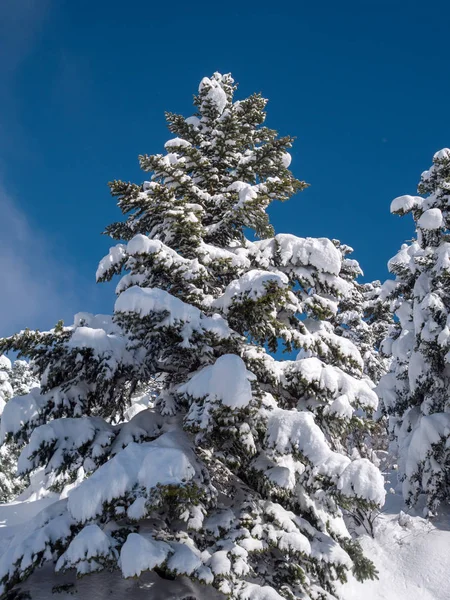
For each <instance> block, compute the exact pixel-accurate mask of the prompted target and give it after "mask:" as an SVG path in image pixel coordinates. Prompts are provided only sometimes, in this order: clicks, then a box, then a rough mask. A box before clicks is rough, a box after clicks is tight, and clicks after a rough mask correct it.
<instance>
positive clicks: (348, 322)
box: [334, 240, 392, 384]
mask: <svg viewBox="0 0 450 600" xmlns="http://www.w3.org/2000/svg"><path fill="white" fill-rule="evenodd" d="M334 243H335V244H336V246H337V247H338V248H339V250H340V251H341V253H342V271H341V276H342V277H344V278H345V279H346V280H347V281H348V282H349V283H350V286H349V290H348V291H347V293H346V294H345V295H344V296H343V297H342V298H341V299H340V301H339V307H338V312H337V314H336V317H335V322H336V333H337V334H338V335H341V336H343V337H345V338H347V339H349V340H351V341H352V342H353V343H354V344H355V346H356V347H357V348H358V350H359V351H360V353H361V357H362V359H363V362H364V369H363V371H364V374H365V375H367V377H368V378H369V379H370V381H372V382H373V383H375V384H376V383H378V381H379V380H380V377H381V376H382V375H383V374H384V373H386V371H387V370H388V367H389V361H388V359H387V357H386V356H385V355H384V354H383V352H382V350H381V344H382V341H383V339H384V338H385V337H386V335H387V331H388V328H389V326H390V324H391V323H392V315H391V312H390V303H389V301H388V297H387V296H388V294H387V291H388V289H389V287H388V286H386V285H383V286H382V285H381V283H380V282H379V281H373V282H371V283H359V282H358V281H356V278H357V277H358V276H360V275H363V272H362V270H361V268H360V266H359V263H358V262H357V261H356V260H354V259H350V258H348V255H349V254H351V253H352V252H353V248H351V247H350V246H347V245H344V244H340V243H339V242H337V241H336V240H334ZM386 288H387V289H386Z"/></svg>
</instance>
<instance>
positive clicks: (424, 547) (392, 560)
mask: <svg viewBox="0 0 450 600" xmlns="http://www.w3.org/2000/svg"><path fill="white" fill-rule="evenodd" d="M388 479H391V481H392V483H395V479H396V474H395V473H393V474H391V476H390V477H389V478H388ZM397 487H398V486H397ZM386 489H387V490H389V489H391V491H390V492H388V493H387V495H386V504H385V506H384V508H383V510H382V512H381V514H380V515H379V516H378V517H377V519H376V521H375V537H374V538H371V537H370V536H368V535H364V536H362V537H361V538H360V541H361V546H362V547H363V550H364V553H365V555H366V556H368V557H369V558H370V559H371V560H372V561H373V562H374V563H375V566H376V568H377V569H378V572H379V579H378V580H375V581H365V582H364V583H358V582H357V581H355V580H352V581H349V582H348V583H347V584H345V585H344V586H342V589H341V594H342V598H343V600H448V599H449V598H450V576H449V573H450V510H449V509H446V510H445V509H444V510H443V511H442V512H441V514H440V516H439V517H438V518H436V519H433V521H431V522H430V521H427V520H426V519H423V518H422V517H421V516H418V515H419V514H421V513H422V511H421V509H420V507H418V508H417V509H416V510H415V511H408V512H407V511H406V508H405V506H404V504H403V500H402V496H401V492H400V489H399V490H398V492H397V493H395V494H394V493H392V488H391V483H389V482H387V485H386Z"/></svg>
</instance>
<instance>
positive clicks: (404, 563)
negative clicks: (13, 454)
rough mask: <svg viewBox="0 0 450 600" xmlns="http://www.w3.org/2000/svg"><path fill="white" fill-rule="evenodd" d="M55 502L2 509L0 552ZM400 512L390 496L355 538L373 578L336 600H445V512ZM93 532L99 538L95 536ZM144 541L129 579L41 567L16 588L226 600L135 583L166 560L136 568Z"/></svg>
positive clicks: (179, 583)
mask: <svg viewBox="0 0 450 600" xmlns="http://www.w3.org/2000/svg"><path fill="white" fill-rule="evenodd" d="M388 479H389V480H390V481H387V482H386V489H387V490H392V487H391V486H392V485H393V484H395V479H396V475H395V473H394V474H392V475H391V476H390V477H389V478H388ZM22 497H27V495H26V494H24V495H23V496H22ZM35 498H38V499H35ZM56 499H57V496H56V495H53V496H50V497H44V498H39V494H32V495H31V496H29V498H28V499H27V500H24V501H22V502H13V503H11V504H3V505H0V552H1V551H2V550H3V549H4V548H5V546H6V542H7V539H8V538H10V537H11V536H12V535H17V534H21V533H22V534H25V533H26V530H27V523H28V521H29V520H30V519H32V518H33V517H35V516H36V515H37V514H38V513H39V512H40V511H41V510H43V509H45V508H46V507H48V506H49V505H50V504H51V503H52V502H54V501H55V500H56ZM404 509H405V507H404V505H403V502H402V499H401V495H400V493H396V494H394V493H392V491H388V493H387V497H386V505H385V507H384V509H383V511H382V512H381V514H380V515H379V516H378V517H377V519H376V521H375V538H371V537H370V536H368V535H363V536H362V537H361V538H360V540H361V545H362V547H363V549H364V552H365V554H366V556H368V557H370V558H371V560H373V562H374V563H375V565H376V568H377V569H378V572H379V579H378V580H376V581H366V582H364V583H363V584H361V583H358V582H357V581H356V580H351V581H349V582H348V583H347V584H345V585H343V586H342V587H341V590H340V593H341V596H342V600H448V599H449V598H450V577H449V575H448V574H449V572H450V552H449V550H450V511H447V512H443V514H441V516H440V517H438V518H437V519H435V520H433V522H430V521H427V520H425V519H423V518H422V517H420V516H417V515H418V513H419V512H420V508H419V509H418V510H417V513H412V512H411V513H410V514H407V513H406V512H403V511H404ZM92 527H93V528H95V526H92ZM88 529H89V528H88ZM99 531H100V530H99ZM93 533H94V534H97V537H98V533H99V532H97V531H94V532H93ZM100 533H101V532H100ZM94 537H95V536H94ZM143 541H144V542H145V543H146V544H151V541H148V539H144V538H142V537H141V536H139V535H134V536H130V537H129V538H128V541H127V544H128V546H129V547H127V548H125V547H124V549H123V551H122V554H121V561H122V563H123V564H122V568H125V570H126V571H127V573H128V574H129V575H130V576H131V578H128V579H124V578H122V577H121V575H120V572H119V571H115V572H113V573H110V572H108V571H104V572H101V573H93V574H91V575H88V576H87V577H84V578H81V579H77V578H76V575H75V572H68V573H65V574H62V573H59V574H57V573H55V571H54V565H52V564H47V565H46V566H44V567H43V568H42V569H39V570H37V572H36V573H34V574H33V575H32V576H31V577H30V578H29V579H28V580H27V581H25V582H24V583H22V584H21V585H20V588H21V589H22V590H23V591H28V592H29V593H30V595H31V599H32V600H48V599H49V598H54V599H55V600H73V597H74V594H75V597H77V598H89V600H106V599H108V600H123V599H125V598H130V599H131V598H132V599H133V600H150V599H151V600H224V596H222V595H221V594H219V593H218V592H216V591H215V590H214V589H213V588H211V587H210V586H205V585H201V584H198V583H194V582H192V581H190V580H189V579H188V578H187V577H178V578H176V579H174V580H172V581H169V580H165V579H161V578H160V577H159V576H158V575H157V574H156V573H154V572H152V571H147V572H143V573H142V574H141V575H140V576H139V577H133V575H135V573H136V572H139V571H141V569H143V568H144V569H145V568H151V566H153V563H154V564H157V563H158V562H160V561H161V560H163V559H164V558H165V555H166V552H165V548H164V547H163V546H164V544H162V545H161V547H159V546H157V545H156V544H153V546H152V552H151V553H150V554H149V553H148V552H147V554H146V558H147V559H148V557H149V556H151V557H152V561H153V563H152V564H150V563H149V564H141V562H142V556H143V553H142V552H140V551H139V550H140V545H141V544H142V543H143ZM101 542H102V540H99V543H101ZM83 543H84V540H81V539H80V540H79V543H78V545H79V546H80V547H79V548H78V546H77V547H76V548H75V547H74V548H73V549H72V551H73V552H75V551H79V552H82V553H83V551H84V550H83ZM132 546H133V547H132ZM141 550H142V549H141ZM218 554H220V553H218ZM55 592H57V593H55Z"/></svg>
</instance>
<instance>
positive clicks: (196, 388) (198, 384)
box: [178, 354, 255, 408]
mask: <svg viewBox="0 0 450 600" xmlns="http://www.w3.org/2000/svg"><path fill="white" fill-rule="evenodd" d="M253 379H255V376H254V375H253V373H250V371H247V369H246V367H245V363H244V361H243V360H242V359H241V358H239V356H236V355H235V354H225V355H224V356H221V357H220V358H218V359H217V360H216V362H215V363H214V364H213V365H208V366H207V367H204V368H203V369H202V370H201V371H199V372H198V373H196V374H195V375H194V376H193V377H191V379H190V380H189V381H188V382H187V383H185V384H183V385H181V386H180V387H179V388H178V392H179V393H180V394H187V395H188V396H192V397H193V398H197V399H200V398H206V399H207V400H210V401H212V402H214V401H216V402H220V403H221V404H223V405H224V406H229V407H230V408H243V407H245V406H247V405H248V404H249V403H250V402H251V400H252V388H251V385H250V381H252V380H253Z"/></svg>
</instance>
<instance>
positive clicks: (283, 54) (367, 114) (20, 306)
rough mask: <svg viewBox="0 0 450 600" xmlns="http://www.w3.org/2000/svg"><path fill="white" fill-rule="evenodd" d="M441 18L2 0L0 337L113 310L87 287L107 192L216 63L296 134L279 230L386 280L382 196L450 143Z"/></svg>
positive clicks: (377, 11)
mask: <svg viewBox="0 0 450 600" xmlns="http://www.w3.org/2000/svg"><path fill="white" fill-rule="evenodd" d="M449 23H450V4H449V3H448V2H445V1H438V2H434V3H431V4H428V3H425V2H423V0H422V1H420V2H416V1H411V2H407V1H396V0H390V1H384V2H383V1H373V2H372V1H370V0H367V1H364V0H360V1H350V2H345V1H344V2H334V1H331V0H328V1H327V0H326V1H323V2H320V3H319V2H311V1H307V2H306V1H302V0H299V1H297V2H264V0H260V1H259V2H248V1H240V2H228V3H222V2H217V3H215V2H196V3H187V2H181V1H178V0H173V1H172V2H150V1H148V0H147V1H140V0H128V1H126V2H124V1H121V2H119V1H114V0H110V1H109V2H104V1H102V0H98V1H97V2H92V0H89V1H87V0H77V1H75V2H74V1H69V0H34V1H33V0H15V1H14V2H2V3H1V5H0V107H1V110H0V209H1V212H0V241H1V246H2V250H1V257H0V272H1V279H0V281H1V282H2V283H1V286H0V335H1V334H8V333H11V332H12V331H14V330H15V329H16V328H17V327H24V326H26V325H29V326H30V327H48V326H51V325H52V324H53V323H54V322H55V321H56V320H57V319H59V318H60V317H63V318H64V319H66V320H68V321H70V322H71V317H72V315H73V313H74V312H77V311H80V310H86V311H91V312H111V310H112V305H113V301H114V296H113V292H112V290H111V288H110V287H108V286H104V285H102V286H101V285H100V284H99V285H96V284H95V283H94V275H95V269H96V266H97V263H98V261H99V259H100V258H101V257H102V256H103V255H104V254H105V253H106V251H107V249H108V247H109V245H110V244H109V240H108V239H107V238H106V237H104V236H101V235H100V233H101V231H102V230H103V228H104V226H105V225H107V224H108V223H110V222H111V221H113V220H117V218H119V213H118V210H117V209H116V208H115V205H114V201H113V200H112V199H111V198H110V196H109V194H108V188H107V186H106V183H107V182H108V181H109V180H111V179H114V178H117V179H119V178H120V179H127V180H128V179H130V180H134V181H137V182H140V181H141V180H142V178H143V176H142V175H141V174H140V172H139V169H138V165H137V155H138V154H140V153H155V152H160V151H161V150H162V148H163V144H164V141H166V139H168V137H169V136H170V134H169V133H168V131H167V130H166V128H165V121H164V114H163V113H164V110H169V111H174V112H181V113H182V114H184V115H186V116H188V115H190V114H191V113H192V112H193V109H192V102H191V101H192V94H193V93H195V92H196V89H197V86H198V82H199V80H200V79H201V78H202V77H203V76H205V75H210V74H211V73H212V72H214V71H216V70H218V71H221V72H232V73H233V75H234V77H235V79H236V80H237V81H238V82H239V83H240V87H239V90H238V97H241V96H242V97H244V96H246V95H248V94H250V93H252V92H254V91H261V92H262V93H263V94H264V96H266V97H267V98H269V100H270V102H269V105H268V124H269V125H270V126H273V127H274V128H276V129H278V130H279V131H280V133H281V134H291V135H294V136H296V137H297V142H296V145H295V149H294V151H293V162H292V170H293V171H294V173H295V174H296V175H297V176H298V177H299V178H301V179H305V180H306V181H308V182H309V183H310V184H311V187H310V188H309V189H308V190H307V191H305V192H303V193H301V194H299V195H298V196H297V197H295V198H294V199H292V200H291V201H290V202H289V203H285V204H277V205H275V206H274V207H273V209H272V211H271V212H272V215H273V222H274V224H275V226H276V229H277V231H279V232H281V231H284V232H292V233H295V234H297V235H300V236H327V237H334V238H338V239H340V240H342V241H343V242H345V243H347V244H350V245H351V246H353V247H354V249H355V253H354V258H357V259H358V260H359V261H360V263H361V265H362V267H363V269H364V271H365V274H366V279H375V278H380V279H384V278H386V277H387V275H388V273H387V270H386V262H387V260H388V259H389V258H390V257H391V256H392V255H393V254H394V253H395V252H396V250H397V249H398V247H399V246H400V244H401V243H402V242H403V241H404V240H405V239H408V238H410V237H411V236H412V234H413V230H412V223H411V220H410V219H409V218H406V217H405V218H403V219H400V218H398V217H394V216H391V215H390V213H389V204H390V201H391V200H392V199H393V198H394V197H395V196H397V195H400V194H406V193H415V189H416V185H417V182H418V179H419V176H420V173H421V172H422V171H423V170H425V169H426V168H428V166H429V164H430V163H431V158H432V155H433V153H434V152H435V151H436V150H438V149H440V148H441V147H444V146H450V120H449V118H448V114H447V113H448V99H449V97H450V77H449V75H450V72H449V62H448V39H449V33H450V31H449V28H450V25H449ZM2 288H3V289H2Z"/></svg>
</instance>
